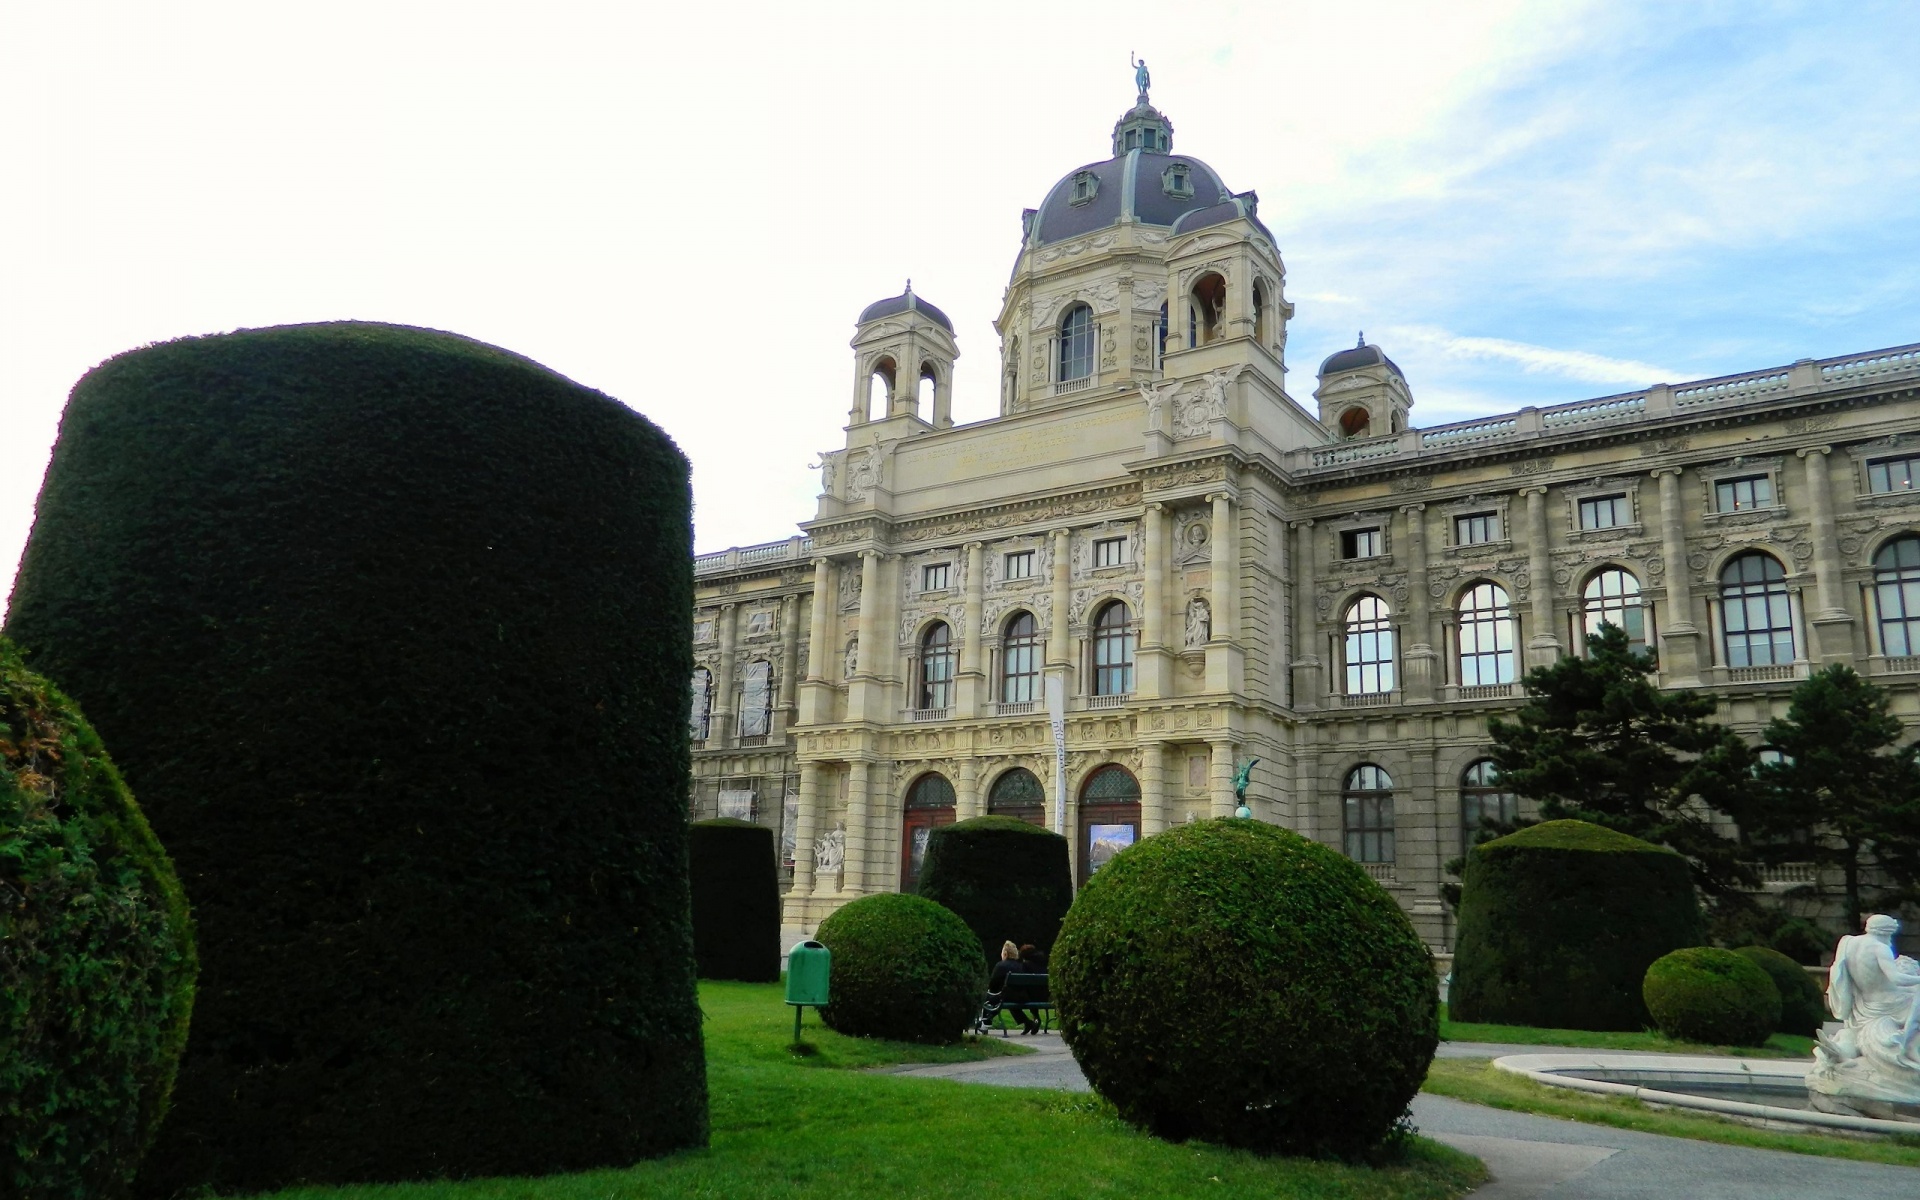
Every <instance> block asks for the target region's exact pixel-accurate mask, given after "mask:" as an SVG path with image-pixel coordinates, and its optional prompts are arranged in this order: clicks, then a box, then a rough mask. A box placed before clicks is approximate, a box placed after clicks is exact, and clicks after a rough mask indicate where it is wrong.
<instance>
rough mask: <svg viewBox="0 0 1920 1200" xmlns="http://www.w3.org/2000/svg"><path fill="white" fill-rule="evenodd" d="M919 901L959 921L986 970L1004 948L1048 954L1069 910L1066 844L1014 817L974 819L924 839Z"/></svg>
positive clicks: (1070, 887)
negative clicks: (938, 907) (1010, 945)
mask: <svg viewBox="0 0 1920 1200" xmlns="http://www.w3.org/2000/svg"><path fill="white" fill-rule="evenodd" d="M920 894H921V895H922V896H925V897H926V898H927V899H929V900H931V901H933V902H934V903H936V904H944V905H945V906H946V907H948V908H950V909H952V910H953V911H954V912H956V913H958V914H960V919H961V920H963V921H965V922H966V923H967V927H968V928H969V929H971V930H973V933H974V936H975V937H977V938H979V939H980V949H981V952H982V954H983V955H984V956H985V958H986V961H987V962H988V964H989V965H991V964H992V963H994V962H997V961H998V960H999V958H1000V947H1001V944H1002V943H1004V942H1012V943H1013V944H1014V945H1016V946H1024V945H1028V944H1032V945H1033V946H1035V947H1037V948H1038V949H1040V950H1041V951H1042V952H1043V953H1051V952H1052V950H1053V941H1054V939H1055V938H1057V937H1059V936H1060V919H1061V918H1062V917H1064V916H1066V915H1067V909H1069V908H1071V907H1072V906H1073V871H1072V868H1071V867H1069V866H1068V863H1067V839H1066V838H1063V837H1061V836H1060V835H1059V834H1057V833H1054V832H1053V831H1051V830H1047V829H1042V828H1040V827H1039V826H1037V825H1029V824H1028V823H1027V822H1025V821H1022V820H1018V819H1016V818H1014V817H974V818H973V819H972V820H967V821H959V822H956V823H954V824H952V825H942V826H940V827H938V828H936V829H935V830H934V831H933V833H932V835H931V836H929V837H928V839H927V857H926V860H925V862H924V864H923V865H922V866H921V868H920Z"/></svg>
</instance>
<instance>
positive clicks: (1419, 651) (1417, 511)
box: [1400, 504, 1440, 702]
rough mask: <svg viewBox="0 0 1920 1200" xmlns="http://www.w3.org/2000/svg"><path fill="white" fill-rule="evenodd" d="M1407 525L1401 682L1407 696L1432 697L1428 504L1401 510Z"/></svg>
mask: <svg viewBox="0 0 1920 1200" xmlns="http://www.w3.org/2000/svg"><path fill="white" fill-rule="evenodd" d="M1400 512H1401V514H1402V516H1403V517H1404V518H1405V520H1406V524H1407V632H1408V634H1409V636H1408V638H1407V646H1406V648H1405V649H1404V651H1402V653H1401V656H1400V659H1401V663H1402V666H1403V669H1404V670H1405V673H1406V679H1405V680H1404V681H1403V682H1402V683H1401V687H1402V688H1403V689H1405V690H1404V695H1405V698H1406V699H1407V700H1409V701H1413V702H1419V701H1426V700H1431V699H1433V677H1434V668H1435V667H1436V666H1438V665H1439V658H1440V656H1439V654H1438V653H1436V652H1435V650H1434V648H1433V609H1432V598H1431V597H1430V596H1429V594H1428V592H1427V506H1426V505H1424V504H1408V505H1404V506H1402V508H1401V509H1400Z"/></svg>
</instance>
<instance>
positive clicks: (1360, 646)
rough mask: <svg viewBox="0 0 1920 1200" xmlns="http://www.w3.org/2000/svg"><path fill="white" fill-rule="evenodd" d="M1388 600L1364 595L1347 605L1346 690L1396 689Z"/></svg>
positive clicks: (1356, 692)
mask: <svg viewBox="0 0 1920 1200" xmlns="http://www.w3.org/2000/svg"><path fill="white" fill-rule="evenodd" d="M1391 619H1392V613H1390V612H1389V611H1388V609H1387V602H1386V601H1384V600H1382V599H1381V598H1380V597H1378V596H1362V597H1360V598H1359V599H1358V600H1355V601H1354V602H1353V603H1352V604H1349V605H1348V606H1347V622H1346V624H1347V642H1346V663H1347V694H1348V695H1349V696H1359V695H1363V694H1369V693H1378V692H1390V691H1392V690H1393V625H1392V623H1391Z"/></svg>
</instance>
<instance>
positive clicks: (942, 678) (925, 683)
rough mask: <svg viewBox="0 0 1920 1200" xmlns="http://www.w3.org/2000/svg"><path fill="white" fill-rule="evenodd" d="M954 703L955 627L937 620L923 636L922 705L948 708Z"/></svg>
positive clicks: (921, 644) (921, 641)
mask: <svg viewBox="0 0 1920 1200" xmlns="http://www.w3.org/2000/svg"><path fill="white" fill-rule="evenodd" d="M952 703H953V631H952V630H951V629H949V628H947V623H946V622H945V621H935V622H934V623H933V624H932V625H929V626H928V627H927V631H926V633H924V634H922V635H921V636H920V707H921V708H923V709H924V708H946V707H948V706H950V705H951V704H952Z"/></svg>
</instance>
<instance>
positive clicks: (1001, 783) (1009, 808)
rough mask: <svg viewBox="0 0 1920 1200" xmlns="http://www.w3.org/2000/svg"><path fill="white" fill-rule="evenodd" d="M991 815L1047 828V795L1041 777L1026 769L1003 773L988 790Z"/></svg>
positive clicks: (1020, 768)
mask: <svg viewBox="0 0 1920 1200" xmlns="http://www.w3.org/2000/svg"><path fill="white" fill-rule="evenodd" d="M987 812H988V813H990V814H992V815H994V816H1000V817H1017V818H1019V819H1020V820H1022V821H1025V822H1027V823H1028V824H1030V825H1045V824H1046V823H1047V794H1046V792H1045V791H1044V790H1043V789H1042V788H1041V786H1040V779H1039V777H1038V776H1036V775H1035V774H1034V773H1033V772H1032V771H1029V770H1027V769H1026V768H1025V767H1014V768H1013V769H1012V770H1010V771H1006V772H1004V773H1002V774H1001V776H1000V778H998V779H996V780H994V781H993V786H992V787H991V788H989V789H988V790H987Z"/></svg>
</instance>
